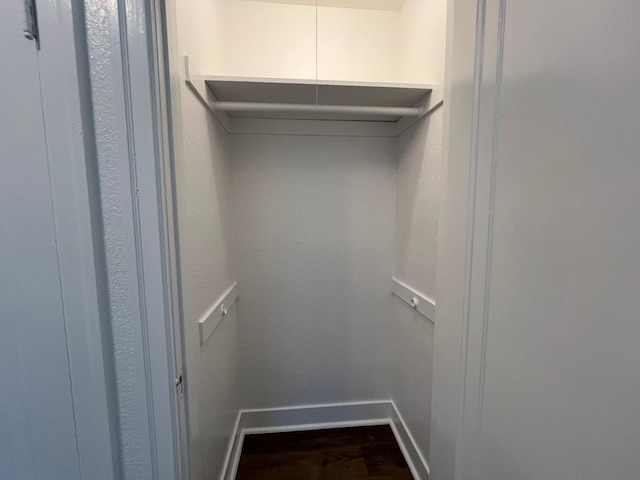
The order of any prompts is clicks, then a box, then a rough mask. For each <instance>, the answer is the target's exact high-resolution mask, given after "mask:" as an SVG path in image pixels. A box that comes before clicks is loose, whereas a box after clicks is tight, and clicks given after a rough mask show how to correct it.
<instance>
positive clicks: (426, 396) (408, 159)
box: [391, 109, 442, 460]
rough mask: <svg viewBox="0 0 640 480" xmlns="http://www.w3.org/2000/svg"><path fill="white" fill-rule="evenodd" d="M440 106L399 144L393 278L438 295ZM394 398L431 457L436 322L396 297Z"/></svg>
mask: <svg viewBox="0 0 640 480" xmlns="http://www.w3.org/2000/svg"><path fill="white" fill-rule="evenodd" d="M441 134H442V110H441V109H440V110H438V111H436V112H435V113H433V114H432V115H431V116H429V117H428V118H427V119H425V120H424V121H422V122H421V123H420V124H419V125H417V126H416V127H414V128H411V129H410V130H408V131H407V132H405V133H404V134H403V135H402V136H401V137H400V138H399V139H398V144H397V152H398V153H397V158H398V176H397V178H398V190H397V192H398V194H397V199H398V200H397V216H396V266H395V276H396V277H397V278H398V279H399V280H401V281H402V282H405V283H406V284H407V285H409V286H411V287H413V288H415V289H417V290H418V291H420V292H421V293H423V294H425V295H426V296H427V297H429V298H431V299H435V289H436V258H437V242H438V211H439V208H440V196H441V185H440V166H441V150H442V149H441V144H442V135H441ZM393 319H394V325H393V330H392V332H393V335H392V340H393V342H392V348H393V350H394V352H395V355H394V356H393V360H392V370H391V377H392V382H393V383H392V385H393V399H394V401H395V403H396V406H397V407H398V410H399V411H400V414H401V415H402V416H403V418H404V420H405V422H406V423H407V426H408V427H409V430H410V431H411V433H412V434H413V436H414V438H415V440H416V442H417V443H418V447H419V448H420V450H421V452H422V454H423V455H424V456H425V458H426V459H427V460H428V458H429V437H430V433H431V415H430V412H431V377H432V369H433V333H434V332H433V330H434V326H433V324H432V323H431V322H429V321H428V320H426V319H425V318H424V317H423V316H422V315H420V314H418V313H416V312H415V311H414V310H412V309H411V308H410V307H409V306H408V305H407V304H406V303H404V302H403V301H402V300H400V299H398V298H397V297H395V296H394V297H393Z"/></svg>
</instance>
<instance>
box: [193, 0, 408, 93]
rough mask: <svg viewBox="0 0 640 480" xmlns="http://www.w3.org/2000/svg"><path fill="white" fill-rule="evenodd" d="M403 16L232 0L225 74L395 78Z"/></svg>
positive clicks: (227, 20) (228, 5) (227, 11)
mask: <svg viewBox="0 0 640 480" xmlns="http://www.w3.org/2000/svg"><path fill="white" fill-rule="evenodd" d="M397 19H398V12H396V11H382V10H365V9H346V8H330V7H319V8H318V10H317V12H316V8H315V6H309V5H291V4H278V3H265V2H256V1H252V0H226V3H225V26H226V29H225V35H224V45H225V57H224V64H223V65H220V69H221V71H220V73H223V74H227V75H237V76H250V77H251V76H253V77H282V78H302V79H315V78H316V73H317V76H318V78H324V79H332V80H361V81H385V80H386V81H391V80H392V79H393V77H394V76H395V75H396V72H397V71H398V69H397V51H396V49H397V45H398V42H397V25H398V23H397ZM316 27H317V28H316ZM316 31H317V36H316ZM316 46H317V55H316ZM316 61H317V65H316ZM316 67H317V72H316ZM203 71H204V70H203ZM215 73H219V72H218V71H216V72H215Z"/></svg>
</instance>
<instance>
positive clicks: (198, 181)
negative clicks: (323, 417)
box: [174, 0, 239, 480]
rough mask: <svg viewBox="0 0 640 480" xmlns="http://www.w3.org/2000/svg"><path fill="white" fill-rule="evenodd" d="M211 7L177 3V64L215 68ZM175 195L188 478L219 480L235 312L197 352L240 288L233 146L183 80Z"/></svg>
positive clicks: (216, 15) (230, 397)
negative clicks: (234, 249)
mask: <svg viewBox="0 0 640 480" xmlns="http://www.w3.org/2000/svg"><path fill="white" fill-rule="evenodd" d="M220 5H221V4H220V3H218V2H211V1H194V0H190V1H188V2H176V5H175V8H176V17H177V22H178V37H179V39H178V40H179V42H178V43H179V47H178V50H179V53H180V57H181V58H180V60H179V61H180V62H181V63H182V56H183V55H187V54H188V55H189V56H190V57H192V58H193V59H194V61H195V62H196V64H197V65H198V67H199V68H203V69H206V70H205V71H208V70H209V69H213V68H215V66H216V65H218V64H219V63H220V62H221V61H222V60H221V54H222V48H221V45H222V35H221V33H220V32H222V21H223V17H222V10H221V8H219V7H220ZM180 89H181V95H180V100H181V105H180V108H179V109H178V111H177V112H174V118H175V117H178V118H179V122H178V125H179V126H180V124H181V129H180V130H179V131H177V132H176V134H177V135H178V136H180V135H181V138H180V139H178V140H177V141H178V144H177V145H176V158H175V162H176V177H177V178H176V183H177V186H176V195H177V202H178V225H179V232H180V237H179V241H180V245H179V256H180V258H179V260H180V268H181V282H182V300H183V322H184V344H185V352H186V372H187V380H188V382H187V400H188V413H189V437H190V438H189V443H190V449H191V452H190V454H191V478H193V479H194V480H204V479H214V478H215V479H217V478H218V477H219V475H220V470H221V468H222V465H223V463H224V458H225V453H226V449H227V445H228V442H229V438H230V435H231V433H232V431H233V427H234V424H235V420H236V417H237V414H238V409H239V400H238V384H239V382H238V378H237V314H236V308H235V307H232V308H231V309H230V310H229V314H228V315H226V316H225V317H223V319H222V321H221V322H220V324H219V325H218V326H217V327H216V329H215V330H214V331H213V333H212V334H211V336H210V337H209V338H208V339H207V341H206V342H205V343H204V344H203V345H200V336H199V327H198V320H199V319H200V318H202V317H203V316H204V315H206V313H207V311H208V310H209V309H210V308H211V307H212V305H213V304H214V303H215V302H216V301H217V300H218V298H219V297H220V296H221V295H222V294H223V293H224V292H225V290H226V289H227V288H229V287H230V286H231V285H232V283H233V282H234V281H236V280H237V278H236V275H235V270H234V267H233V264H232V258H231V237H230V235H231V228H230V217H229V214H230V204H229V202H230V191H229V185H230V167H229V161H230V146H229V144H230V139H229V135H228V134H227V133H226V132H225V131H224V130H223V128H222V127H221V125H220V124H219V123H218V122H217V121H216V120H215V118H214V117H213V116H212V115H211V114H210V113H209V112H208V111H207V110H206V109H205V107H204V106H203V105H202V104H201V103H200V102H199V101H198V99H197V98H196V97H195V95H194V94H193V92H191V91H190V90H189V88H188V87H187V86H186V85H185V83H184V72H182V76H181V78H180Z"/></svg>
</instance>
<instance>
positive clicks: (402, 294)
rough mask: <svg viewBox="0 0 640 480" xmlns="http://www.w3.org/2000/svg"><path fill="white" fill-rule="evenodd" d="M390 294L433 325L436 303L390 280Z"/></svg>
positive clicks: (405, 285)
mask: <svg viewBox="0 0 640 480" xmlns="http://www.w3.org/2000/svg"><path fill="white" fill-rule="evenodd" d="M391 281H392V285H391V292H392V293H393V294H394V295H395V296H396V297H398V298H399V299H400V300H402V301H403V302H405V303H406V304H407V305H409V306H410V307H411V308H413V309H414V310H415V311H416V312H418V313H419V314H420V315H422V316H423V317H425V318H426V319H427V320H429V321H430V322H431V323H435V315H436V303H435V302H434V301H433V300H431V299H430V298H429V297H427V296H426V295H424V294H422V293H420V292H418V291H417V290H415V289H414V288H411V287H410V286H408V285H407V284H406V283H402V282H401V281H400V280H398V279H397V278H392V279H391Z"/></svg>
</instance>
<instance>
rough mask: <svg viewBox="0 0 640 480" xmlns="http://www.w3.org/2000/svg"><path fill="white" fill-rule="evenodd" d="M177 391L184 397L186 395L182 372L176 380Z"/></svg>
mask: <svg viewBox="0 0 640 480" xmlns="http://www.w3.org/2000/svg"><path fill="white" fill-rule="evenodd" d="M175 385H176V390H178V393H179V394H181V395H182V393H184V383H183V382H182V370H180V372H178V377H177V378H176V380H175Z"/></svg>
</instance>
